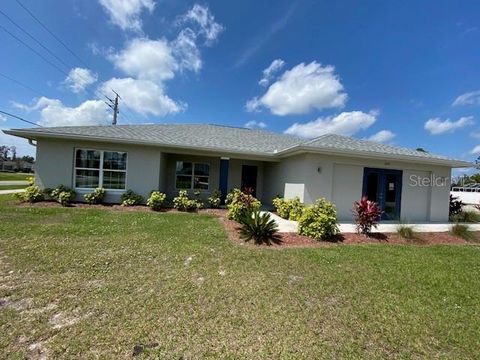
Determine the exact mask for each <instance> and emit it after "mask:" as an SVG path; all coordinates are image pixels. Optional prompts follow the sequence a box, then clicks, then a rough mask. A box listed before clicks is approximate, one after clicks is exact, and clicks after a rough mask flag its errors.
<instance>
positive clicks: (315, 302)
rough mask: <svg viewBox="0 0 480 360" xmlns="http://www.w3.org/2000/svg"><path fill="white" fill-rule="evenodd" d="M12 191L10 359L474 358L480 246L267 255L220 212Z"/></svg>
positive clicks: (1, 310)
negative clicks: (29, 202)
mask: <svg viewBox="0 0 480 360" xmlns="http://www.w3.org/2000/svg"><path fill="white" fill-rule="evenodd" d="M7 199H9V197H6V196H0V234H1V235H0V274H1V276H0V333H1V334H2V335H1V336H0V353H1V354H3V357H7V358H8V357H10V358H18V359H21V358H25V357H35V356H37V357H40V356H46V357H48V358H65V359H69V358H72V357H79V358H119V357H121V358H123V357H130V356H132V354H133V353H134V351H135V353H138V354H139V358H150V357H158V358H168V359H172V358H177V359H178V358H231V359H233V358H248V359H253V358H283V359H289V358H292V359H297V358H308V359H313V358H325V359H331V358H456V359H460V358H464V359H465V358H475V357H478V354H479V353H480V337H479V334H480V321H479V320H478V316H479V313H480V301H479V299H480V261H479V257H480V247H479V246H475V245H465V246H431V247H420V246H400V245H396V246H395V245H351V246H347V245H332V246H331V247H322V248H309V249H284V250H271V249H265V248H263V249H257V248H254V247H251V246H241V245H237V244H234V243H231V242H229V241H228V240H227V238H226V234H225V231H224V229H223V228H222V227H221V226H220V224H219V221H218V219H217V218H214V217H212V216H209V215H196V214H178V213H174V212H170V213H153V212H152V213H150V212H126V211H125V212H120V211H113V210H105V209H101V208H99V209H85V208H83V209H82V208H57V207H45V208H41V207H28V206H17V205H15V204H14V203H13V201H11V200H7Z"/></svg>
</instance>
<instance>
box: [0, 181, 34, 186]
mask: <svg viewBox="0 0 480 360" xmlns="http://www.w3.org/2000/svg"><path fill="white" fill-rule="evenodd" d="M4 185H8V186H11V185H28V181H24V180H5V181H0V186H4Z"/></svg>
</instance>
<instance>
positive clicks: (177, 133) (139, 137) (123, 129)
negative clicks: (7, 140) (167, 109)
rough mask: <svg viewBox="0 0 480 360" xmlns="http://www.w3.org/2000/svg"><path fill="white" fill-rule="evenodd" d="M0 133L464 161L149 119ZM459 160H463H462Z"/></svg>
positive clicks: (355, 142) (341, 140)
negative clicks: (139, 122)
mask: <svg viewBox="0 0 480 360" xmlns="http://www.w3.org/2000/svg"><path fill="white" fill-rule="evenodd" d="M5 132H6V133H9V134H12V135H17V136H23V137H26V138H33V139H35V138H36V137H37V136H49V137H56V136H58V137H65V136H67V137H73V138H75V137H78V138H94V139H95V140H105V141H128V142H134V143H135V142H138V143H148V144H158V145H159V146H165V147H168V146H172V147H185V148H195V149H208V150H218V151H223V152H234V153H235V152H238V153H252V154H259V155H266V156H273V155H275V154H277V153H282V154H287V153H288V152H289V151H292V150H295V149H298V148H301V149H302V150H307V151H308V150H311V151H320V152H321V151H322V150H328V151H333V152H335V151H337V152H342V153H352V154H364V155H365V156H368V154H372V155H377V156H385V157H390V158H391V157H395V156H398V157H399V158H404V159H405V158H408V159H412V160H417V161H425V162H435V161H439V162H445V163H448V162H451V163H452V166H453V165H455V166H467V165H468V163H467V162H462V161H459V160H454V159H450V158H448V157H445V156H441V155H435V154H431V153H426V152H421V151H416V150H413V149H408V148H402V147H396V146H391V145H385V144H381V143H377V142H373V141H367V140H359V139H354V138H351V137H346V136H340V135H334V134H326V135H322V136H320V137H318V138H316V139H313V140H306V139H302V138H298V137H294V136H290V135H283V134H277V133H273V132H268V131H263V130H251V129H245V128H238V127H229V126H220V125H205V124H193V125H185V124H175V125H173V124H155V125H116V126H112V125H108V126H68V127H43V128H32V129H14V130H8V131H5ZM462 163H463V164H464V165H462Z"/></svg>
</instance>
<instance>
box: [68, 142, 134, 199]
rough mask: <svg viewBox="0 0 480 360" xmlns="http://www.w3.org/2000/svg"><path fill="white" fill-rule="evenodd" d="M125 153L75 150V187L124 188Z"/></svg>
mask: <svg viewBox="0 0 480 360" xmlns="http://www.w3.org/2000/svg"><path fill="white" fill-rule="evenodd" d="M126 178H127V153H126V152H119V151H105V150H89V149H76V150H75V187H76V188H79V189H94V188H97V187H103V188H104V189H110V190H125V182H126Z"/></svg>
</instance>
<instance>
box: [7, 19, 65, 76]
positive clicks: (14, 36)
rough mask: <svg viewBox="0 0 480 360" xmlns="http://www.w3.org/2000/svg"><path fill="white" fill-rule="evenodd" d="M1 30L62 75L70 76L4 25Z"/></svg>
mask: <svg viewBox="0 0 480 360" xmlns="http://www.w3.org/2000/svg"><path fill="white" fill-rule="evenodd" d="M0 29H2V30H3V31H5V32H6V33H7V34H8V35H10V36H11V37H13V38H14V39H15V40H17V41H18V42H20V43H22V44H23V45H24V46H26V47H27V48H29V49H30V50H31V51H32V52H33V53H35V54H36V55H38V56H39V57H40V58H42V59H43V60H44V61H45V62H47V63H48V64H50V65H51V66H53V67H54V68H55V69H57V70H58V71H60V72H61V73H62V74H64V75H66V76H68V74H67V73H66V72H65V71H63V70H62V69H60V68H59V67H58V66H57V65H56V64H54V63H53V62H51V61H50V60H48V59H47V58H46V57H45V56H43V55H42V54H40V53H39V52H38V51H37V50H35V49H34V48H32V47H31V46H30V45H28V44H27V43H26V42H25V41H23V40H22V39H20V38H19V37H17V36H16V35H15V34H13V33H11V32H10V31H9V30H7V29H6V28H5V27H3V26H2V25H0Z"/></svg>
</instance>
